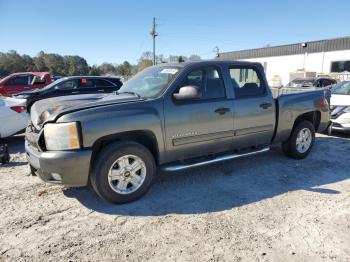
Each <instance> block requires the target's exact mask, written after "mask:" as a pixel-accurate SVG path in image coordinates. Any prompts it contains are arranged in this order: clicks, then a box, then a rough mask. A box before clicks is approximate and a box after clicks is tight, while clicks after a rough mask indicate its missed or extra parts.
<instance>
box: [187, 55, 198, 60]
mask: <svg viewBox="0 0 350 262" xmlns="http://www.w3.org/2000/svg"><path fill="white" fill-rule="evenodd" d="M188 60H190V61H196V60H201V57H200V56H199V55H195V54H193V55H190V56H189V57H188Z"/></svg>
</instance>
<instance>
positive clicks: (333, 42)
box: [220, 37, 350, 59]
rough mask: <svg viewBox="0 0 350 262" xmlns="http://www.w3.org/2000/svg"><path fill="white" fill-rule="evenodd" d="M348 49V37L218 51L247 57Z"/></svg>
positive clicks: (226, 55)
mask: <svg viewBox="0 0 350 262" xmlns="http://www.w3.org/2000/svg"><path fill="white" fill-rule="evenodd" d="M346 49H350V37H342V38H334V39H326V40H319V41H310V42H301V43H296V44H289V45H280V46H270V47H263V48H256V49H247V50H241V51H233V52H225V53H220V58H221V59H248V58H259V57H270V56H286V55H298V54H304V53H306V52H307V53H319V52H327V51H328V52H329V51H339V50H346Z"/></svg>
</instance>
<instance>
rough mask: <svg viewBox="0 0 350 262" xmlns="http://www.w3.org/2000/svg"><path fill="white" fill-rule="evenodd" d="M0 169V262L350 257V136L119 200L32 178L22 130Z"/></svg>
mask: <svg viewBox="0 0 350 262" xmlns="http://www.w3.org/2000/svg"><path fill="white" fill-rule="evenodd" d="M8 143H9V145H10V149H11V153H12V154H11V156H12V159H13V162H12V163H10V164H8V165H6V166H2V167H0V203H1V213H0V260H1V261H14V260H21V261H25V260H26V261H48V260H51V261H57V260H63V261H80V260H84V261H87V260H91V261H96V260H99V261H102V260H103V261H110V260H128V261H144V260H151V261H224V260H225V261H350V172H349V161H350V139H349V137H348V138H346V137H326V136H321V135H318V138H317V141H316V146H315V148H314V150H313V152H312V154H311V155H310V156H309V157H308V158H307V159H305V160H302V161H295V160H291V159H288V158H286V157H285V156H284V155H283V154H282V152H281V151H280V149H279V148H276V149H274V150H272V151H270V152H269V153H266V154H262V155H259V156H254V157H250V158H245V159H239V160H234V161H229V162H225V163H221V164H218V165H213V166H210V167H205V168H198V169H193V170H190V171H186V172H178V173H176V174H166V173H162V174H159V177H158V179H157V181H156V182H155V184H154V186H153V187H152V189H151V190H150V192H149V193H148V194H147V195H146V196H145V197H143V198H142V199H141V200H139V201H137V202H134V203H131V204H125V205H121V206H113V205H110V204H108V203H105V202H103V201H101V200H100V199H99V198H98V197H97V196H96V195H95V194H94V193H92V192H91V191H90V190H89V189H88V188H79V189H78V188H70V189H63V188H62V187H60V186H54V185H49V184H45V183H43V182H41V181H40V180H39V179H38V178H37V177H31V176H27V174H28V166H27V164H26V162H25V154H24V151H23V137H16V138H13V139H10V140H9V141H8Z"/></svg>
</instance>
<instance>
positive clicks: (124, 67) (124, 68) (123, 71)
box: [115, 61, 132, 76]
mask: <svg viewBox="0 0 350 262" xmlns="http://www.w3.org/2000/svg"><path fill="white" fill-rule="evenodd" d="M115 72H116V73H117V74H118V75H121V76H130V75H131V74H132V65H131V64H130V63H129V62H128V61H124V62H123V63H122V64H120V65H117V66H116V68H115Z"/></svg>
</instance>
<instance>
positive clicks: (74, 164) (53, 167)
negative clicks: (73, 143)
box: [25, 141, 92, 187]
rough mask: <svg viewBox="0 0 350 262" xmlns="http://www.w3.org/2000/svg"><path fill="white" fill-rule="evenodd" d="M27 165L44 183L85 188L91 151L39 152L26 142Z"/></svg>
mask: <svg viewBox="0 0 350 262" xmlns="http://www.w3.org/2000/svg"><path fill="white" fill-rule="evenodd" d="M25 149H26V153H27V160H28V163H29V164H30V165H31V166H32V167H33V168H34V169H35V170H36V173H37V175H38V176H39V177H40V178H41V179H42V180H43V181H45V182H50V183H54V184H61V185H66V186H74V187H78V186H86V185H87V184H88V177H89V169H90V160H91V155H92V151H91V150H88V149H82V150H74V151H51V152H39V151H37V150H36V149H34V148H33V147H32V146H30V145H29V144H28V142H27V141H26V143H25Z"/></svg>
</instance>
